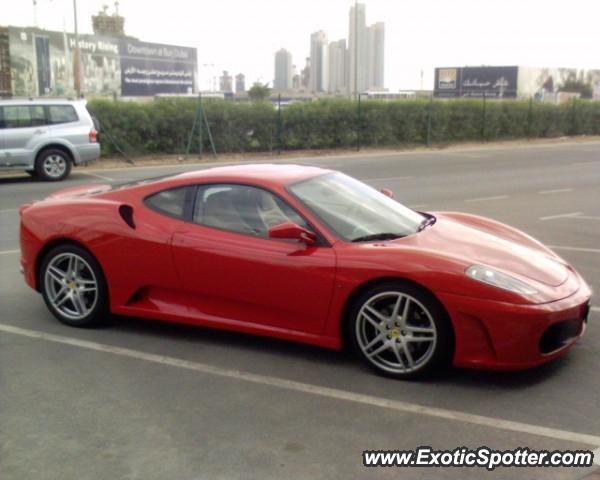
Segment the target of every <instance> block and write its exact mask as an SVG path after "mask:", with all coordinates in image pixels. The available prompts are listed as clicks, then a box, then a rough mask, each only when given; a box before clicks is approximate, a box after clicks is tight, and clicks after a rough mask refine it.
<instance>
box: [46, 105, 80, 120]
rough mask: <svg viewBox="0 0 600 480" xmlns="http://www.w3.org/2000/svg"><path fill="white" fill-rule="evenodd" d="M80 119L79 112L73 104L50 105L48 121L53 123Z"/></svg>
mask: <svg viewBox="0 0 600 480" xmlns="http://www.w3.org/2000/svg"><path fill="white" fill-rule="evenodd" d="M78 120H79V118H78V117H77V112H76V111H75V109H74V108H73V106H71V105H50V106H48V121H49V123H50V124H51V125H56V124H59V123H70V122H76V121H78Z"/></svg>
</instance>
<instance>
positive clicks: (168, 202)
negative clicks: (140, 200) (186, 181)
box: [145, 187, 189, 219]
mask: <svg viewBox="0 0 600 480" xmlns="http://www.w3.org/2000/svg"><path fill="white" fill-rule="evenodd" d="M188 189H189V187H177V188H170V189H168V190H163V191H162V192H158V193H155V194H153V195H151V196H150V197H148V198H146V200H145V203H146V205H147V206H148V207H150V208H151V209H152V210H155V211H157V212H158V213H163V214H165V215H168V216H170V217H175V218H181V219H183V218H184V216H185V200H186V198H185V197H186V193H187V191H188Z"/></svg>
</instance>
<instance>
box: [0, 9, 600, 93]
mask: <svg viewBox="0 0 600 480" xmlns="http://www.w3.org/2000/svg"><path fill="white" fill-rule="evenodd" d="M0 3H2V8H1V13H0V24H3V25H23V26H29V25H33V24H34V10H33V5H32V4H33V2H32V1H31V0H0ZM37 3H38V7H37V17H38V26H39V27H42V28H47V29H50V30H62V29H63V26H64V27H65V28H66V30H67V31H71V30H72V28H73V10H72V3H73V2H72V0H37ZM353 3H354V2H353V1H350V0H293V1H289V0H252V1H251V0H245V1H239V0H212V1H207V0H195V1H194V0H192V1H184V0H161V1H151V0H121V2H120V7H119V8H120V13H121V14H122V15H124V16H125V31H126V33H127V34H128V35H131V36H135V37H138V38H139V39H140V40H144V41H148V42H158V43H172V44H178V45H186V46H192V47H196V48H197V49H198V69H199V86H200V88H207V86H208V81H209V78H210V77H211V76H214V75H217V74H219V73H220V71H221V70H225V69H226V70H229V71H230V72H231V73H233V74H236V73H238V72H243V73H245V74H246V78H247V80H246V81H247V85H249V84H250V83H252V81H254V80H256V79H260V80H261V81H264V82H267V81H268V82H272V78H273V75H274V73H273V70H274V67H273V63H274V53H275V51H276V50H278V49H279V48H281V47H283V48H286V49H288V50H289V51H291V53H292V56H293V61H294V63H295V64H296V65H297V66H298V70H300V69H301V68H302V67H303V66H304V58H305V57H306V56H307V55H308V52H309V46H310V34H311V33H312V32H314V31H317V30H325V31H326V32H327V34H328V36H329V40H337V39H339V38H347V37H348V11H349V7H350V6H351V5H352V4H353ZM364 3H366V4H367V23H373V22H376V21H383V22H385V27H386V51H385V85H386V87H388V88H390V90H392V91H396V90H398V89H399V88H401V89H411V88H420V86H421V78H420V72H421V71H423V73H424V81H423V86H424V88H432V84H433V68H434V67H435V66H455V65H482V64H486V65H529V66H541V67H546V66H547V67H575V68H600V53H599V51H600V0H570V1H568V2H565V1H564V0H561V1H557V0H493V1H492V0H366V1H365V2H364ZM103 4H108V5H109V11H112V8H113V7H112V5H113V2H112V1H103V0H87V1H86V0H79V1H78V18H79V31H80V32H82V33H91V32H92V26H91V18H90V17H91V15H92V14H93V13H96V12H97V11H98V10H99V9H100V8H101V7H102V5H103ZM205 64H214V67H204V65H205Z"/></svg>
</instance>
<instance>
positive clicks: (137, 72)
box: [120, 38, 197, 97]
mask: <svg viewBox="0 0 600 480" xmlns="http://www.w3.org/2000/svg"><path fill="white" fill-rule="evenodd" d="M120 58H121V95H123V96H125V97H128V96H153V95H157V94H161V93H169V94H189V93H193V91H194V85H195V81H196V79H195V76H196V68H197V67H196V62H197V59H196V49H195V48H189V47H178V46H172V45H162V44H158V43H148V42H140V41H138V40H133V39H128V38H125V39H123V40H122V41H121V45H120Z"/></svg>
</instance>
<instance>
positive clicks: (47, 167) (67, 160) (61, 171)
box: [35, 148, 73, 182]
mask: <svg viewBox="0 0 600 480" xmlns="http://www.w3.org/2000/svg"><path fill="white" fill-rule="evenodd" d="M72 163H73V162H72V160H71V156H70V155H69V154H68V153H66V152H65V151H64V150H60V149H58V148H47V149H45V150H42V151H41V152H40V153H39V154H38V156H37V158H36V160H35V173H36V175H37V176H38V177H39V178H41V179H42V180H44V181H47V182H58V181H60V180H64V179H65V178H67V177H68V176H69V174H70V173H71V167H72Z"/></svg>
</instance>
